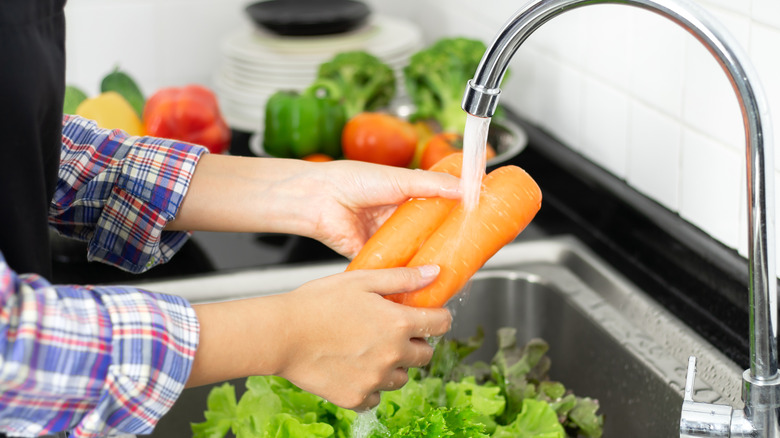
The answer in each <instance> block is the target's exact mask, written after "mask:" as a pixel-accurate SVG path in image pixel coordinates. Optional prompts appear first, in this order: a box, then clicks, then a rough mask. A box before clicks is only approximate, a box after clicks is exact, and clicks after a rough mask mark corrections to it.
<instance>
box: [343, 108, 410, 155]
mask: <svg viewBox="0 0 780 438" xmlns="http://www.w3.org/2000/svg"><path fill="white" fill-rule="evenodd" d="M416 146H417V132H416V131H415V129H414V126H413V125H412V124H411V123H409V122H407V121H406V120H403V119H401V118H399V117H395V116H393V115H390V114H386V113H377V112H365V113H360V114H358V115H356V116H355V117H353V118H351V119H350V120H349V121H348V122H347V124H346V125H344V130H343V131H342V133H341V148H342V150H343V152H344V157H345V158H346V159H348V160H359V161H368V162H370V163H377V164H386V165H389V166H399V167H406V166H408V165H409V163H411V162H412V158H414V151H415V149H416Z"/></svg>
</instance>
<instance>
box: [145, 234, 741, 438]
mask: <svg viewBox="0 0 780 438" xmlns="http://www.w3.org/2000/svg"><path fill="white" fill-rule="evenodd" d="M343 269H344V264H342V263H332V264H321V265H312V266H299V267H285V268H273V269H266V270H256V271H245V272H235V273H233V274H223V275H216V276H209V277H205V278H199V279H193V280H186V281H169V282H160V283H145V284H144V286H145V287H146V288H149V289H152V290H158V291H163V292H169V293H176V294H180V295H184V296H185V297H187V298H188V299H190V300H191V301H193V302H198V301H200V302H203V301H214V300H220V299H225V298H239V297H246V296H256V295H263V294H274V293H283V292H285V291H288V290H291V289H294V288H295V287H297V286H299V285H300V284H302V283H303V282H305V281H308V280H309V279H314V278H319V277H322V276H325V275H329V274H332V273H336V272H341V271H343ZM215 290H222V291H226V292H225V295H222V296H220V297H216V296H214V292H213V291H215ZM448 306H449V307H450V309H451V310H452V312H453V315H454V322H453V328H452V331H451V333H450V334H449V336H455V337H466V336H471V335H473V334H474V333H475V331H476V329H477V327H478V326H482V327H483V328H484V329H485V332H486V337H485V344H484V345H483V347H482V349H481V350H479V351H477V352H476V353H475V354H474V356H475V357H474V358H475V359H481V360H489V359H490V357H492V355H493V353H494V352H495V349H496V343H495V339H494V337H493V336H492V334H493V333H495V331H496V330H497V329H498V328H500V327H506V326H511V327H515V328H516V329H517V334H518V337H519V340H520V341H521V342H525V341H527V340H529V339H531V338H534V337H539V338H542V339H544V340H546V341H547V342H548V343H549V345H550V351H549V352H548V354H549V356H550V359H551V360H552V368H551V370H550V377H551V378H552V379H554V380H558V381H560V382H562V383H563V384H564V385H566V386H567V387H569V388H571V389H573V390H574V391H575V393H577V394H578V395H581V396H589V397H593V398H596V399H598V400H599V402H600V403H601V406H602V413H604V414H605V416H606V420H605V429H604V431H605V434H604V436H605V437H617V436H628V435H627V434H631V436H634V437H659V436H675V435H677V434H679V432H678V430H679V418H680V409H681V406H682V390H683V387H684V385H685V369H686V364H687V358H688V356H689V355H691V354H695V355H696V356H697V357H698V361H699V374H698V376H697V385H696V388H695V389H696V399H697V400H699V401H707V402H716V403H722V404H731V405H733V406H741V405H740V401H739V397H740V385H741V380H740V379H741V373H742V370H741V369H739V368H738V367H737V366H736V365H735V364H734V363H733V362H731V361H730V360H728V359H727V358H725V356H723V355H722V354H721V353H720V352H719V351H717V350H715V349H714V348H712V347H711V346H710V345H708V344H707V343H706V342H704V341H703V340H702V339H701V338H699V337H698V336H697V335H696V334H695V333H693V332H691V331H690V330H689V329H688V328H687V327H686V326H685V325H684V324H681V323H680V321H679V320H676V319H675V318H674V317H672V316H671V315H670V314H668V313H667V312H666V311H665V310H664V309H662V308H660V307H659V306H657V305H656V304H655V303H654V302H652V301H651V300H649V299H648V298H646V297H645V296H644V294H643V293H642V292H641V291H640V290H638V289H636V288H635V287H633V285H631V284H630V283H628V282H627V281H625V280H624V279H623V278H622V277H620V276H619V275H618V274H616V273H615V272H614V271H612V270H611V269H610V268H609V266H607V265H605V264H604V263H603V262H601V261H600V259H598V257H596V256H595V255H594V254H592V253H590V252H589V251H588V250H587V249H586V248H585V247H584V246H582V245H581V244H579V242H578V241H576V240H574V239H572V238H568V237H563V238H555V239H545V240H540V241H532V242H523V243H513V244H510V245H508V246H507V247H505V248H504V249H503V250H501V251H500V252H499V253H498V254H496V256H494V257H493V258H492V259H491V260H490V261H489V262H488V264H486V265H485V267H484V268H483V269H482V270H481V271H480V272H479V273H478V274H477V275H476V276H475V277H474V278H473V280H472V281H471V282H470V284H469V285H468V286H467V288H466V290H465V291H464V292H463V293H462V294H461V295H460V296H459V297H458V298H457V299H455V300H452V301H451V302H450V304H449V305H448ZM233 383H234V384H235V386H236V388H237V390H239V389H240V388H242V387H243V382H242V381H241V380H238V381H234V382H233ZM209 390H210V387H209V386H206V387H201V388H193V389H188V390H186V391H185V392H184V394H183V395H182V397H181V398H180V399H179V401H178V402H177V403H176V405H175V406H174V407H173V409H172V410H171V411H170V412H169V413H168V415H166V416H165V417H164V418H163V419H162V420H161V422H160V424H159V425H158V427H157V428H156V430H155V432H154V434H153V435H152V436H160V437H164V436H182V435H186V434H189V430H190V429H189V423H191V422H200V421H203V412H204V410H205V409H206V395H207V394H208V391H209Z"/></svg>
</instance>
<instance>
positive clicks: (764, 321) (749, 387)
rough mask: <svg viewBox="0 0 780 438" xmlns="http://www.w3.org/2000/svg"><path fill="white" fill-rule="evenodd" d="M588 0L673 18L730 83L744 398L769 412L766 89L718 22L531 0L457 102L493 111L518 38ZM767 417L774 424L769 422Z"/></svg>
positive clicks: (773, 393) (774, 371)
mask: <svg viewBox="0 0 780 438" xmlns="http://www.w3.org/2000/svg"><path fill="white" fill-rule="evenodd" d="M594 4H624V5H629V6H636V7H639V8H642V9H646V10H649V11H651V12H654V13H657V14H659V15H662V16H664V17H666V18H668V19H670V20H672V21H674V22H676V23H677V24H679V25H680V26H682V27H683V28H684V29H685V30H687V31H688V32H689V33H691V34H692V35H693V36H694V37H696V39H698V40H699V41H700V42H701V43H702V44H704V45H705V46H706V47H707V49H708V50H709V51H710V53H712V55H713V56H714V57H715V58H716V59H717V60H718V62H719V64H720V65H721V67H722V68H723V70H724V72H725V73H726V74H727V76H728V78H729V81H730V82H731V85H732V86H733V88H734V91H735V93H736V95H737V99H738V101H739V105H740V109H741V111H742V117H743V121H744V126H745V136H746V148H745V151H746V162H747V163H746V164H747V172H746V175H747V190H748V202H749V204H748V253H749V254H748V256H749V272H748V274H749V284H748V295H749V300H750V302H749V308H750V315H749V316H750V369H749V370H747V371H746V372H745V374H744V376H743V380H744V386H743V399H744V400H745V404H746V410H745V412H746V415H748V416H752V417H755V414H754V412H765V411H767V410H769V411H773V412H774V411H776V410H777V409H778V408H780V376H778V353H777V302H776V301H777V298H776V294H777V292H776V285H777V276H776V274H775V246H774V244H775V236H774V226H775V223H774V159H773V155H772V153H773V149H772V144H771V141H772V129H771V126H770V124H769V120H770V119H769V110H768V108H767V103H766V100H765V96H764V93H763V90H762V88H761V84H760V82H759V80H758V77H757V75H756V73H755V71H754V69H753V66H752V64H751V63H750V61H749V59H748V57H747V55H746V54H745V53H744V52H743V51H742V49H741V48H740V46H739V44H737V43H736V42H735V41H734V40H733V38H732V37H731V36H730V35H729V33H728V32H727V31H726V30H725V29H724V28H723V27H722V26H721V25H720V24H719V23H718V22H716V21H715V20H714V19H713V18H711V16H710V15H709V14H708V13H707V12H706V11H705V10H703V9H702V8H700V7H699V6H697V5H696V4H695V3H693V2H692V1H689V0H532V1H530V2H528V3H527V4H525V6H523V7H522V8H521V9H520V10H518V11H517V12H516V14H515V15H514V16H513V17H512V18H511V19H510V20H509V21H508V22H507V23H506V24H505V25H504V27H503V28H502V29H501V31H500V32H499V33H498V34H497V35H496V37H495V39H494V40H493V42H492V43H491V44H490V46H489V47H488V49H487V50H486V51H485V55H484V56H483V57H482V61H481V62H480V64H479V67H478V68H477V71H476V73H475V74H474V78H473V79H472V80H471V81H469V83H468V84H467V85H466V92H465V94H464V96H463V103H462V106H463V109H464V110H465V111H466V112H467V113H469V114H471V115H474V116H478V117H491V116H492V115H493V114H494V112H495V109H496V106H497V105H498V99H499V96H500V91H501V90H500V89H499V85H500V83H501V80H502V78H503V76H504V73H505V72H506V69H507V66H508V64H509V61H510V60H511V59H512V56H514V54H515V52H516V51H517V49H518V48H519V47H520V45H521V44H522V43H523V42H524V41H525V40H526V39H527V38H528V37H529V36H530V35H531V34H532V33H533V32H534V31H535V30H536V29H538V28H539V27H541V26H542V25H543V24H544V23H546V22H547V21H549V20H551V19H552V18H554V17H556V16H558V15H560V14H562V13H564V12H566V11H568V10H572V9H575V8H578V7H582V6H587V5H594ZM762 415H763V414H762ZM750 420H751V422H752V423H753V424H754V425H755V427H756V429H757V430H758V431H760V433H762V434H763V433H765V432H767V433H768V434H767V435H765V436H773V437H774V436H780V429H779V428H778V426H777V417H775V418H774V420H769V421H767V418H766V417H764V418H762V419H758V418H751V419H750ZM767 422H769V423H774V425H773V426H769V425H768V424H765V423H767ZM769 430H774V432H769ZM739 433H740V436H742V435H741V433H742V432H739ZM685 436H688V435H685ZM691 436H693V435H691ZM696 436H702V435H696ZM751 436H753V435H751ZM762 436H764V435H762Z"/></svg>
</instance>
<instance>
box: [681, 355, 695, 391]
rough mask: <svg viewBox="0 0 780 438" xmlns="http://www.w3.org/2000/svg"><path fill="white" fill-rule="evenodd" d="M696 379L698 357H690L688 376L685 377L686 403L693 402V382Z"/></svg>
mask: <svg viewBox="0 0 780 438" xmlns="http://www.w3.org/2000/svg"><path fill="white" fill-rule="evenodd" d="M695 379H696V356H690V357H688V374H687V375H686V376H685V392H684V393H683V400H684V401H693V382H694V380H695Z"/></svg>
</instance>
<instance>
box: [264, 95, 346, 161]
mask: <svg viewBox="0 0 780 438" xmlns="http://www.w3.org/2000/svg"><path fill="white" fill-rule="evenodd" d="M345 123H346V115H345V113H344V108H343V107H342V106H341V105H339V103H338V102H337V101H336V100H334V99H331V98H329V97H318V96H316V95H314V94H311V93H298V92H297V91H277V92H276V93H274V94H272V95H271V97H269V98H268V101H267V102H266V105H265V127H264V129H265V130H264V132H263V149H264V150H265V152H266V153H268V154H270V155H273V156H275V157H281V158H303V157H305V156H307V155H311V154H314V153H323V154H326V155H329V156H331V157H333V158H338V157H339V156H341V131H342V129H343V128H344V124H345Z"/></svg>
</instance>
